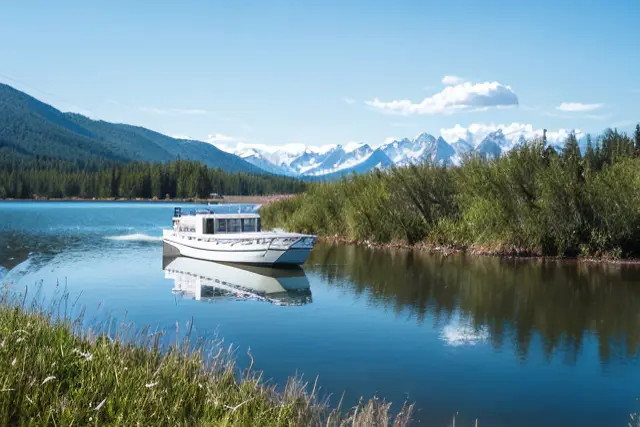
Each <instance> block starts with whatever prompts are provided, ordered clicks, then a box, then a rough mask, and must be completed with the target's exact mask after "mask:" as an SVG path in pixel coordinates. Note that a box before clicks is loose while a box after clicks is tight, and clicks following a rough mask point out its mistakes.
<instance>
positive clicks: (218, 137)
mask: <svg viewBox="0 0 640 427" xmlns="http://www.w3.org/2000/svg"><path fill="white" fill-rule="evenodd" d="M241 139H242V138H236V137H235V136H229V135H223V134H221V133H215V134H209V135H207V142H210V143H212V144H213V143H216V142H233V141H239V140H241Z"/></svg>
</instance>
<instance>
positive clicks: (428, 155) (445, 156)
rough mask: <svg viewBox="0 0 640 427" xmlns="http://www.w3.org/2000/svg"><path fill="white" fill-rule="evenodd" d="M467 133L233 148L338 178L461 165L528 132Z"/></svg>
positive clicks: (279, 169) (253, 158) (255, 159)
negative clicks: (449, 137) (375, 143)
mask: <svg viewBox="0 0 640 427" xmlns="http://www.w3.org/2000/svg"><path fill="white" fill-rule="evenodd" d="M578 136H579V137H580V136H581V134H579V133H578ZM468 139H469V140H464V139H462V138H460V139H458V140H457V141H453V142H448V141H446V140H445V139H444V138H443V137H442V136H440V137H438V138H436V137H435V136H433V135H430V134H428V133H421V134H419V135H417V136H416V137H414V138H403V139H400V140H393V141H390V142H387V143H385V144H383V145H381V146H380V147H377V148H373V147H371V146H370V145H368V144H365V143H350V144H348V145H346V146H342V145H329V146H324V147H321V148H310V147H303V146H296V147H284V148H277V147H273V148H271V147H269V148H264V149H259V148H255V147H250V146H247V147H238V148H237V149H236V150H232V151H231V152H232V153H233V154H235V155H237V156H239V157H241V158H243V159H244V160H246V161H248V162H249V163H251V164H253V165H255V166H257V167H259V168H261V169H263V170H265V171H267V172H270V173H274V174H279V175H287V176H296V177H301V178H305V177H307V178H314V177H315V178H337V177H340V176H344V175H348V174H351V173H353V172H355V173H364V172H368V171H370V170H372V169H375V168H378V169H385V168H388V167H390V166H407V165H410V164H417V163H421V162H424V161H425V160H430V161H432V162H434V163H437V164H441V165H452V166H457V165H459V164H460V163H461V161H462V158H463V157H464V156H465V155H467V154H469V153H473V152H475V153H479V154H481V155H484V156H487V157H491V158H495V157H499V156H500V155H502V154H504V153H506V152H508V151H509V150H511V149H512V148H513V147H515V146H516V145H518V144H522V143H523V142H524V141H525V139H526V138H525V136H524V135H523V134H519V135H513V134H510V135H505V134H504V133H503V131H502V129H498V130H495V131H493V132H491V133H489V134H488V135H486V136H485V137H484V138H482V139H480V140H478V141H474V138H473V136H472V135H468ZM559 142H560V141H556V142H555V143H556V144H558V143H559ZM562 142H563V141H562Z"/></svg>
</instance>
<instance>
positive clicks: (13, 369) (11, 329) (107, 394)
mask: <svg viewBox="0 0 640 427" xmlns="http://www.w3.org/2000/svg"><path fill="white" fill-rule="evenodd" d="M63 304H64V305H62V304H61V303H60V302H59V303H58V305H57V306H52V307H49V308H46V309H44V308H42V307H39V306H30V307H27V306H25V304H24V302H22V303H16V302H15V301H14V300H12V299H11V298H10V297H9V296H8V294H7V293H6V292H5V294H4V295H3V296H0V425H26V424H29V425H32V424H34V423H35V424H37V425H185V426H186V425H216V426H253V425H261V426H347V425H348V426H363V427H364V426H389V425H394V426H398V427H402V426H406V425H408V424H409V422H410V416H411V413H412V410H413V406H412V405H404V406H403V407H402V408H401V409H400V411H399V413H398V415H397V416H395V417H392V416H391V411H390V409H391V404H390V403H387V402H385V401H384V400H380V399H376V398H372V399H371V400H368V401H364V400H363V401H362V402H361V403H360V404H359V405H358V406H356V407H355V408H351V409H349V410H341V409H340V408H339V406H340V405H338V408H331V407H330V406H329V405H328V401H327V400H326V399H325V400H323V399H320V398H319V397H318V388H317V384H313V386H312V387H307V385H306V384H304V383H302V381H301V379H300V378H289V380H288V381H287V383H286V385H285V386H284V387H283V388H282V389H278V388H277V387H276V386H274V385H270V384H267V382H265V381H264V380H263V379H262V375H261V373H259V372H254V371H253V370H252V369H251V367H249V368H248V369H247V370H244V371H242V372H241V371H239V369H238V368H237V367H236V365H235V362H234V356H233V353H232V351H231V349H230V348H229V347H227V346H223V343H222V342H221V341H213V342H207V343H199V344H198V345H196V347H195V348H193V347H191V348H190V345H189V341H188V338H189V337H188V334H187V337H186V338H185V339H184V341H181V342H176V343H174V344H172V345H171V346H170V347H169V348H168V349H166V350H161V346H160V344H159V339H160V334H159V333H158V332H157V331H151V330H149V329H143V330H141V331H139V332H137V333H135V334H134V335H133V336H131V334H130V328H131V325H112V324H111V323H108V324H106V325H104V327H102V328H100V329H99V330H91V329H89V330H84V329H83V328H82V327H81V324H82V319H81V317H79V318H77V319H71V318H69V317H68V316H65V315H60V314H59V313H60V311H61V310H64V308H63V307H64V306H66V301H64V302H63ZM124 337H128V338H124Z"/></svg>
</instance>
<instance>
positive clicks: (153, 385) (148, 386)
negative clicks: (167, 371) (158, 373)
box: [145, 383, 158, 388]
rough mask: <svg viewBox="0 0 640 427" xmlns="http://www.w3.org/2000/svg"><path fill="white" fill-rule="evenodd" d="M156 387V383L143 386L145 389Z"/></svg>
mask: <svg viewBox="0 0 640 427" xmlns="http://www.w3.org/2000/svg"><path fill="white" fill-rule="evenodd" d="M156 385H158V383H149V384H146V385H145V387H147V388H153V387H155V386H156Z"/></svg>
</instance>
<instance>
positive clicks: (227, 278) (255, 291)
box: [162, 256, 311, 306]
mask: <svg viewBox="0 0 640 427" xmlns="http://www.w3.org/2000/svg"><path fill="white" fill-rule="evenodd" d="M162 269H163V270H164V272H165V277H166V278H167V279H173V280H174V282H175V283H174V286H173V289H172V291H171V292H172V293H173V294H176V295H181V296H183V297H185V298H190V299H195V300H198V301H200V300H207V301H210V300H215V299H217V298H225V297H232V298H239V299H246V300H256V301H265V302H269V303H272V304H276V305H289V306H291V305H304V304H309V303H311V287H310V286H309V280H308V279H307V276H306V274H305V272H304V270H303V269H302V268H300V267H295V268H293V267H292V268H286V269H281V268H271V267H259V266H248V265H238V264H226V263H225V264H223V263H218V262H213V261H203V260H199V259H194V258H187V257H182V256H178V257H176V256H164V257H163V259H162Z"/></svg>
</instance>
